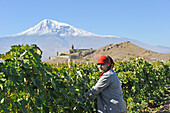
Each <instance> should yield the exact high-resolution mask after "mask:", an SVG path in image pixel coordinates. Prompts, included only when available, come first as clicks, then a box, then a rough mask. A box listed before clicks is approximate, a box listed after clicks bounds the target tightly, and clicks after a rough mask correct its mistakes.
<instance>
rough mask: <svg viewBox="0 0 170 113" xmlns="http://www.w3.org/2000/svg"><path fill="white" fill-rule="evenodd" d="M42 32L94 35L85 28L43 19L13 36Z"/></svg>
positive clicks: (40, 33)
mask: <svg viewBox="0 0 170 113" xmlns="http://www.w3.org/2000/svg"><path fill="white" fill-rule="evenodd" d="M44 34H56V35H59V36H96V35H95V34H93V33H90V32H87V31H85V30H82V29H79V28H76V27H73V26H71V25H68V24H66V23H61V22H57V21H54V20H50V19H45V20H43V21H41V22H40V23H39V24H37V25H36V26H34V27H31V28H30V29H28V30H26V31H24V32H21V33H18V34H16V35H15V36H17V35H44Z"/></svg>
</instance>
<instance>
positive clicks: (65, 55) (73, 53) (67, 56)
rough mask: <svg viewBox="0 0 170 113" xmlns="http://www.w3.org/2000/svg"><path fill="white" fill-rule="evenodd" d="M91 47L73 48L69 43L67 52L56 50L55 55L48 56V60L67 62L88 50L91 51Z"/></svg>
mask: <svg viewBox="0 0 170 113" xmlns="http://www.w3.org/2000/svg"><path fill="white" fill-rule="evenodd" d="M92 50H93V49H92V48H91V49H75V48H74V45H73V44H72V45H71V48H70V49H69V51H67V52H57V53H56V56H50V57H49V60H57V61H59V62H60V61H61V62H67V61H70V60H73V59H79V58H81V57H83V56H84V55H87V54H88V53H89V51H92Z"/></svg>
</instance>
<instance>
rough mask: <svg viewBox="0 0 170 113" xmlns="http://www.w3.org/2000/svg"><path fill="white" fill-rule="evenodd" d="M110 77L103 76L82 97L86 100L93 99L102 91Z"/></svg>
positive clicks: (107, 84)
mask: <svg viewBox="0 0 170 113" xmlns="http://www.w3.org/2000/svg"><path fill="white" fill-rule="evenodd" d="M109 78H110V75H107V74H103V76H102V77H101V78H100V79H99V80H98V82H97V83H96V84H95V86H93V87H92V88H91V89H90V90H89V91H88V92H87V93H86V94H85V95H84V97H85V98H86V99H87V100H91V99H94V98H95V97H96V95H98V94H99V93H100V92H101V91H102V90H104V89H105V88H106V87H107V86H109V83H110V79H109Z"/></svg>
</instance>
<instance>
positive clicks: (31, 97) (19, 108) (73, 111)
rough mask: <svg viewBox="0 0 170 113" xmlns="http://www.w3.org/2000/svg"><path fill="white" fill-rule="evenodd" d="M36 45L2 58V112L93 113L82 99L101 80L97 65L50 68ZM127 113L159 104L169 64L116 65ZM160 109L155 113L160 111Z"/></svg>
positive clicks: (168, 83)
mask: <svg viewBox="0 0 170 113" xmlns="http://www.w3.org/2000/svg"><path fill="white" fill-rule="evenodd" d="M41 55H42V51H41V49H40V48H39V47H38V46H37V45H18V46H12V47H11V50H10V51H9V52H7V53H6V54H1V55H0V59H3V61H2V62H0V92H1V93H0V112H2V113H11V112H14V113H18V112H23V113H34V112H35V113H37V112H38V113H50V112H51V113H52V112H56V113H59V112H61V113H92V112H97V110H96V103H95V102H94V101H93V100H92V101H86V100H85V99H84V98H83V95H84V93H86V92H87V90H88V89H90V88H91V87H92V86H93V85H95V83H96V82H97V81H98V79H99V75H100V73H99V71H98V68H97V65H96V64H93V63H91V64H78V63H74V62H70V64H69V65H70V67H69V66H68V64H59V65H50V64H48V63H45V62H43V61H42V60H41V57H42V56H41ZM113 70H114V71H115V73H116V74H117V75H118V77H119V79H120V81H121V85H122V89H123V92H124V94H123V96H124V100H125V101H126V104H127V111H128V113H139V112H146V111H148V107H152V106H155V105H161V104H162V102H163V101H165V100H164V94H165V92H167V91H168V90H167V88H168V87H169V86H170V61H168V62H161V61H158V62H148V61H146V60H144V59H142V58H132V59H131V60H129V61H124V62H123V61H118V62H115V66H114V68H113ZM158 111H159V110H158Z"/></svg>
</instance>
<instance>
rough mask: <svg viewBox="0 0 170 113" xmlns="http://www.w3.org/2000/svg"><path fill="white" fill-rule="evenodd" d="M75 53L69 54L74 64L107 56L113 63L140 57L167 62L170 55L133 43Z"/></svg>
mask: <svg viewBox="0 0 170 113" xmlns="http://www.w3.org/2000/svg"><path fill="white" fill-rule="evenodd" d="M74 51H75V52H73V53H72V52H71V53H70V54H68V55H69V57H70V58H71V60H72V61H76V62H84V61H85V62H86V61H88V62H96V61H97V59H98V57H99V56H100V55H109V56H111V57H112V58H113V60H114V61H118V60H121V61H126V60H129V59H130V58H136V57H141V58H144V59H146V60H148V61H158V60H159V61H167V60H169V59H170V53H168V54H159V53H156V52H153V51H150V50H147V49H144V48H141V47H139V46H136V45H134V44H133V43H131V42H129V41H127V42H122V43H118V44H110V45H107V46H105V47H102V48H100V49H96V50H93V49H81V50H79V49H74ZM47 62H49V63H62V62H68V59H63V58H55V59H49V60H48V61H47Z"/></svg>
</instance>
